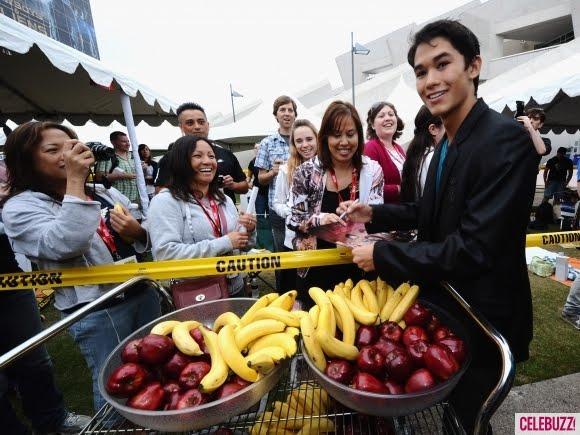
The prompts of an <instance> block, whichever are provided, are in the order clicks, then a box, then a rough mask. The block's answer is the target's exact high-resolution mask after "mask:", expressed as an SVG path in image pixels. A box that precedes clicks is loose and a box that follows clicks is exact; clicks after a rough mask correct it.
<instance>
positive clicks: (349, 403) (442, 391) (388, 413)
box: [301, 301, 471, 417]
mask: <svg viewBox="0 0 580 435" xmlns="http://www.w3.org/2000/svg"><path fill="white" fill-rule="evenodd" d="M421 304H423V305H425V306H426V307H428V308H430V309H431V311H432V312H433V313H435V314H436V315H437V316H438V317H439V319H440V320H441V323H444V324H446V325H448V326H449V327H450V328H451V329H452V330H453V331H454V332H455V334H456V335H457V336H458V337H460V338H462V339H463V340H464V342H465V343H466V344H468V343H469V341H468V339H469V337H468V335H467V333H466V331H465V328H463V327H462V326H461V324H460V323H459V322H457V321H456V320H455V319H453V318H452V317H451V316H450V315H449V314H448V313H447V312H445V311H444V310H442V309H440V308H438V307H436V306H435V305H433V304H431V303H429V302H427V301H421ZM301 345H302V353H303V355H304V359H305V360H306V363H307V364H308V365H309V366H310V369H311V370H312V373H313V375H314V377H315V378H316V380H317V381H318V383H319V384H320V385H321V386H322V388H324V389H325V390H326V391H327V392H328V394H329V395H330V396H332V397H333V398H334V399H336V400H337V401H338V402H340V403H342V404H343V405H344V406H346V407H348V408H350V409H354V410H356V411H358V412H360V413H362V414H368V415H375V416H380V417H398V416H401V415H408V414H413V413H415V412H418V411H421V410H423V409H426V408H429V407H431V406H433V405H434V404H436V403H438V402H440V401H442V400H443V399H445V398H446V397H447V396H448V395H449V394H450V393H451V391H452V390H453V388H455V385H457V383H458V382H459V379H460V378H461V376H463V374H464V373H465V371H466V370H467V367H468V366H469V363H470V361H471V353H470V352H469V348H468V349H467V357H466V358H465V361H463V364H462V365H461V368H460V369H459V371H458V372H457V373H455V374H454V375H453V376H452V377H450V378H449V379H447V380H446V381H444V382H441V383H440V384H437V385H436V386H435V387H433V388H430V389H429V390H425V391H421V392H417V393H405V394H398V395H386V394H376V393H369V392H366V391H359V390H355V389H354V388H350V387H348V386H347V385H343V384H341V383H339V382H336V381H334V380H332V379H330V378H329V377H328V376H326V375H325V374H324V373H323V372H321V371H320V370H318V369H317V368H316V366H315V365H314V363H313V362H312V360H311V359H310V357H309V356H308V352H306V349H305V347H304V343H303V342H301Z"/></svg>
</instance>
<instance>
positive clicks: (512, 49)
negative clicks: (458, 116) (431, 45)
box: [297, 0, 580, 109]
mask: <svg viewBox="0 0 580 435" xmlns="http://www.w3.org/2000/svg"><path fill="white" fill-rule="evenodd" d="M442 18H452V19H457V20H459V21H461V22H462V23H463V24H465V25H466V26H467V27H469V28H470V29H471V30H472V31H473V32H474V33H475V34H476V35H477V37H478V38H479V41H480V43H481V52H482V57H483V59H484V67H483V71H482V74H481V77H480V79H481V81H482V82H484V81H485V80H488V79H491V78H493V77H495V76H497V75H498V74H501V73H503V72H505V71H507V70H509V69H511V68H513V67H514V66H517V65H520V64H522V63H524V62H526V61H528V60H530V59H531V58H533V57H535V56H538V55H540V54H542V53H544V52H545V51H546V50H550V49H551V48H553V47H555V46H557V45H559V44H562V43H565V42H568V41H571V40H572V39H574V35H575V34H580V0H510V1H506V0H488V1H480V0H474V1H471V2H469V3H467V4H465V5H463V6H462V7H460V8H457V9H454V10H451V11H449V12H447V13H445V14H443V15H441V16H439V17H435V18H433V19H432V20H431V21H435V20H438V19H442ZM425 24H426V23H420V24H416V23H412V24H409V25H408V26H405V27H403V28H400V29H397V30H395V31H392V32H390V33H388V34H386V35H384V36H382V37H380V38H378V39H375V40H374V41H369V42H364V43H363V44H364V46H365V47H367V48H369V49H370V54H369V55H368V56H355V70H354V82H355V85H359V84H361V83H364V82H365V81H367V80H372V79H373V77H374V76H375V75H376V74H379V73H382V72H386V71H389V70H391V69H393V68H396V67H397V66H400V65H401V64H406V63H407V51H408V48H409V40H410V37H411V36H412V35H413V33H415V31H416V30H418V29H419V28H421V27H422V26H423V25H425ZM355 36H356V35H355ZM355 39H356V38H355ZM359 42H363V41H359ZM336 65H337V67H338V69H339V73H340V76H341V78H342V82H343V86H342V87H340V88H338V89H336V88H335V89H333V88H332V87H331V86H330V83H329V82H328V81H325V82H320V83H317V84H314V85H311V86H310V87H309V88H307V89H304V90H303V91H302V92H299V93H298V95H297V97H298V99H299V100H300V101H301V102H302V103H303V104H304V105H305V106H306V107H309V108H310V107H312V106H315V105H316V104H319V103H321V102H323V101H324V100H327V99H329V98H332V97H333V96H335V95H337V94H338V93H340V92H342V91H344V90H345V89H350V88H351V54H350V52H349V51H347V52H345V53H343V54H341V55H340V56H338V57H337V58H336ZM357 106H358V104H357ZM359 109H360V108H359Z"/></svg>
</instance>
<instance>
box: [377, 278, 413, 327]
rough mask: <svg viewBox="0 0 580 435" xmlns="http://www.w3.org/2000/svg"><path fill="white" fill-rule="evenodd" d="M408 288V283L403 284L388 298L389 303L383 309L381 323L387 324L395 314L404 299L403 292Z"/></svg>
mask: <svg viewBox="0 0 580 435" xmlns="http://www.w3.org/2000/svg"><path fill="white" fill-rule="evenodd" d="M408 286H409V284H407V283H406V282H405V283H403V284H401V285H400V286H399V288H397V290H396V291H395V292H394V293H393V295H392V296H391V297H388V298H387V303H386V304H385V306H384V307H383V308H382V309H381V321H383V322H386V321H387V320H389V317H390V316H391V314H392V313H393V311H394V310H395V308H396V307H397V305H398V304H399V302H401V299H402V298H403V292H404V291H405V289H406V288H407V287H408Z"/></svg>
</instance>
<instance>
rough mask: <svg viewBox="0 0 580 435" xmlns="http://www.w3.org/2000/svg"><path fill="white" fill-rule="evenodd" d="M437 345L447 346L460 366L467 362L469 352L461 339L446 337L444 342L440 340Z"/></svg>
mask: <svg viewBox="0 0 580 435" xmlns="http://www.w3.org/2000/svg"><path fill="white" fill-rule="evenodd" d="M437 344H442V345H444V346H447V348H448V349H449V350H450V351H451V353H452V354H453V356H454V357H455V359H456V360H457V362H458V363H459V364H461V363H462V362H463V361H464V360H465V355H466V353H467V351H466V349H465V343H464V342H463V340H462V339H461V338H459V337H453V336H451V337H445V338H443V339H442V340H439V341H438V342H437Z"/></svg>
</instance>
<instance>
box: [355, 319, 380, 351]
mask: <svg viewBox="0 0 580 435" xmlns="http://www.w3.org/2000/svg"><path fill="white" fill-rule="evenodd" d="M378 339H379V332H378V331H377V328H375V327H374V326H368V325H361V326H359V327H358V329H357V331H356V336H355V339H354V344H355V345H356V347H358V348H359V349H361V348H363V347H364V346H369V345H371V344H374V343H375V342H376V341H377V340H378Z"/></svg>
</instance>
